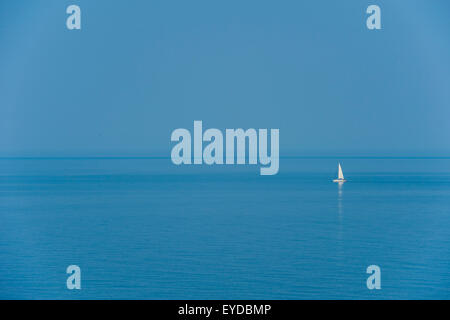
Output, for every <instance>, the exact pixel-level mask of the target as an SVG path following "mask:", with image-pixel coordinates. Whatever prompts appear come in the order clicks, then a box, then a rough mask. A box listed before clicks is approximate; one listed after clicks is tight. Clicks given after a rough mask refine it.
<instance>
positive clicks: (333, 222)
mask: <svg viewBox="0 0 450 320" xmlns="http://www.w3.org/2000/svg"><path fill="white" fill-rule="evenodd" d="M340 160H341V163H342V165H343V169H344V174H345V176H346V178H347V179H348V182H347V183H345V184H344V185H343V186H339V185H337V184H336V183H332V182H331V180H332V179H333V178H335V177H336V175H337V161H338V159H332V158H315V159H312V158H291V159H281V161H280V172H279V174H278V175H276V176H260V175H259V167H257V166H234V167H230V166H215V167H214V166H213V167H207V166H184V167H183V166H180V167H176V166H174V165H172V164H171V162H170V160H169V159H150V158H143V159H132V158H130V159H114V158H110V159H95V158H90V159H89V158H86V159H75V158H74V159H70V158H67V159H50V158H49V159H1V160H0V298H2V299H449V298H450V236H449V234H450V159H417V158H403V159H383V158H359V159H358V158H347V159H340ZM72 264H76V265H79V266H80V268H81V272H82V289H81V290H68V289H67V288H66V279H67V276H68V275H67V274H66V268H67V266H68V265H72ZM372 264H375V265H378V266H380V268H381V286H382V289H381V290H368V289H367V287H366V279H367V277H368V276H369V275H368V274H366V268H367V266H369V265H372Z"/></svg>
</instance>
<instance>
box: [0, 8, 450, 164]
mask: <svg viewBox="0 0 450 320" xmlns="http://www.w3.org/2000/svg"><path fill="white" fill-rule="evenodd" d="M70 4H77V5H79V6H80V7H81V10H82V30H79V31H69V30H67V29H66V17H67V14H66V13H65V9H66V7H67V6H68V5H70ZM370 4H377V5H379V6H380V7H381V10H382V11H381V12H382V30H377V31H370V30H368V29H367V28H366V22H365V20H366V17H367V15H366V14H365V9H366V8H367V6H368V5H370ZM194 120H202V121H203V125H204V127H205V128H210V127H214V128H219V129H225V128H244V129H245V128H279V129H280V153H281V155H311V154H314V155H315V154H326V155H338V154H352V155H450V139H449V138H450V134H449V132H450V130H449V128H450V126H449V122H450V2H448V1H445V0H434V1H425V0H423V1H406V0H405V1H400V0H396V1H379V0H371V1H362V0H361V1H358V0H353V1H331V0H330V1H318V0H315V1H277V2H275V1H206V0H205V1H144V0H142V1H136V0H135V1H123V0H117V1H106V0H96V1H78V0H71V1H61V0H53V1H52V0H40V1H25V0H14V1H13V0H5V1H2V2H1V3H0V156H152V155H160V156H169V155H170V149H171V146H172V144H171V142H170V134H171V132H172V131H173V130H174V129H176V128H179V127H183V128H188V129H191V130H192V126H193V121H194Z"/></svg>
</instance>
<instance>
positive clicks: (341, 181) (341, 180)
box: [333, 179, 347, 183]
mask: <svg viewBox="0 0 450 320" xmlns="http://www.w3.org/2000/svg"><path fill="white" fill-rule="evenodd" d="M345 181H347V180H345V179H334V180H333V182H339V183H343V182H345Z"/></svg>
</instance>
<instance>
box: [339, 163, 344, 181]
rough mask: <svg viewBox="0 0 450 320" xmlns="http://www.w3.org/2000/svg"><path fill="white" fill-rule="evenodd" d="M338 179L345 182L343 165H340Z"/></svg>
mask: <svg viewBox="0 0 450 320" xmlns="http://www.w3.org/2000/svg"><path fill="white" fill-rule="evenodd" d="M338 179H339V180H344V174H343V173H342V168H341V164H340V163H339V173H338Z"/></svg>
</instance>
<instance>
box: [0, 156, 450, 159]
mask: <svg viewBox="0 0 450 320" xmlns="http://www.w3.org/2000/svg"><path fill="white" fill-rule="evenodd" d="M279 158H280V159H450V156H357V155H351V156H332V155H327V156H319V155H311V156H299V155H294V156H280V157H279ZM46 159H47V160H58V159H59V160H65V159H66V160H69V159H72V160H76V159H80V160H81V159H92V160H93V159H104V160H108V159H111V160H113V159H123V160H126V159H130V160H131V159H155V160H156V159H160V160H163V159H171V157H170V156H10V157H0V160H46Z"/></svg>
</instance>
